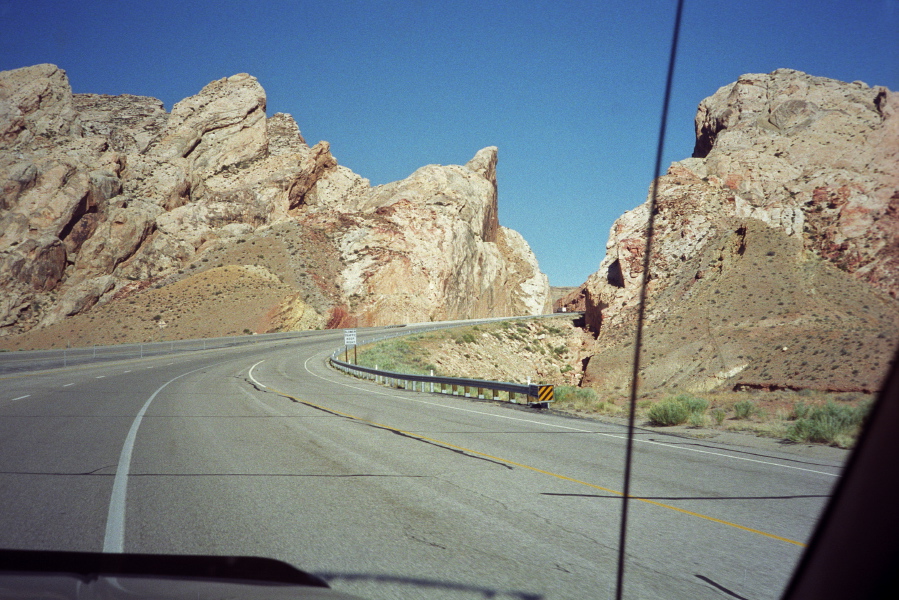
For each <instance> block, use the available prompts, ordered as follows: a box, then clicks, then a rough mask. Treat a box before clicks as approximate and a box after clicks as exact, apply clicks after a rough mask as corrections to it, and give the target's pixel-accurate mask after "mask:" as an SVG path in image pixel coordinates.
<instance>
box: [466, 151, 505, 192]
mask: <svg viewBox="0 0 899 600" xmlns="http://www.w3.org/2000/svg"><path fill="white" fill-rule="evenodd" d="M498 154H499V150H498V149H497V147H496V146H487V147H486V148H482V149H480V150H478V152H477V153H476V154H475V155H474V157H473V158H472V159H471V160H470V161H468V162H467V163H466V164H465V166H466V167H467V168H469V169H471V170H472V171H474V172H475V173H477V174H478V175H480V176H481V177H483V178H484V179H486V180H488V181H490V182H492V183H493V184H494V185H496V162H497V156H498Z"/></svg>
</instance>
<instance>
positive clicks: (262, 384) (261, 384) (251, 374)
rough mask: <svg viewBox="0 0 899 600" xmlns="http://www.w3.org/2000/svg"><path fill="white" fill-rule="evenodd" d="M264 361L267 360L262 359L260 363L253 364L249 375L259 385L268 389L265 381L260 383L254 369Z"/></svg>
mask: <svg viewBox="0 0 899 600" xmlns="http://www.w3.org/2000/svg"><path fill="white" fill-rule="evenodd" d="M264 362H265V359H262V360H260V361H259V362H258V363H256V364H255V365H253V366H252V367H250V371H249V373H248V375H249V376H250V379H252V380H253V383H255V384H256V385H258V386H259V387H264V388H265V389H268V386H267V385H265V384H264V383H260V382H259V380H258V379H256V378H255V377H253V369H255V368H256V367H258V366H259V365H261V364H262V363H264Z"/></svg>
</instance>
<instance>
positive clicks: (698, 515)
mask: <svg viewBox="0 0 899 600" xmlns="http://www.w3.org/2000/svg"><path fill="white" fill-rule="evenodd" d="M265 387H266V388H267V389H269V390H271V391H272V392H275V393H276V394H279V395H281V396H284V397H285V398H289V399H291V400H293V401H294V402H298V403H300V404H305V405H306V406H309V407H312V408H317V409H319V410H323V411H326V412H329V413H332V414H335V415H339V416H341V417H346V418H347V419H352V420H353V421H359V422H360V423H366V424H368V425H373V426H375V427H379V428H381V429H386V430H387V431H393V432H396V433H399V434H402V435H405V436H409V437H411V438H415V439H419V440H422V441H425V442H431V443H433V444H439V445H441V446H444V447H446V448H453V449H454V450H461V451H462V452H466V453H468V454H473V455H476V456H481V457H484V458H488V459H490V460H494V461H497V462H501V463H505V464H507V465H511V466H514V467H520V468H522V469H527V470H529V471H533V472H535V473H540V474H542V475H548V476H550V477H555V478H556V479H561V480H563V481H570V482H572V483H577V484H579V485H584V486H587V487H589V488H593V489H595V490H602V491H603V492H608V493H610V494H615V495H616V496H624V493H623V492H620V491H618V490H613V489H611V488H607V487H602V486H601V485H596V484H595V483H589V482H587V481H582V480H580V479H575V478H574V477H568V476H567V475H561V474H559V473H553V472H552V471H546V470H544V469H538V468H537V467H532V466H530V465H526V464H523V463H519V462H515V461H513V460H509V459H507V458H502V457H499V456H493V455H490V454H487V453H485V452H479V451H478V450H472V449H471V448H465V447H464V446H457V445H456V444H450V443H449V442H444V441H442V440H437V439H434V438H429V437H426V436H423V435H419V434H417V433H412V432H411V431H404V430H402V429H397V428H396V427H391V426H390V425H384V424H383V423H378V422H376V421H370V420H368V419H363V418H361V417H357V416H355V415H351V414H349V413H345V412H341V411H339V410H334V409H333V408H327V407H325V406H321V405H318V404H315V403H314V402H309V401H308V400H303V399H301V398H297V397H296V396H292V395H290V394H288V393H285V392H282V391H280V390H276V389H274V388H271V387H268V386H265ZM630 498H631V499H632V500H637V501H639V502H645V503H646V504H652V505H653V506H659V507H661V508H667V509H669V510H673V511H675V512H679V513H682V514H685V515H690V516H691V517H696V518H699V519H705V520H706V521H711V522H713V523H719V524H721V525H726V526H728V527H733V528H735V529H740V530H742V531H747V532H749V533H754V534H756V535H760V536H763V537H766V538H770V539H772V540H778V541H780V542H786V543H788V544H793V545H796V546H800V547H802V548H804V547H805V544H803V543H802V542H797V541H796V540H791V539H789V538H785V537H782V536H779V535H774V534H773V533H768V532H765V531H760V530H758V529H753V528H751V527H746V526H744V525H739V524H737V523H731V522H730V521H725V520H723V519H717V518H715V517H710V516H709V515H704V514H702V513H698V512H693V511H691V510H686V509H683V508H678V507H676V506H671V505H670V504H664V503H662V502H656V501H655V500H649V499H647V498H640V497H639V496H630Z"/></svg>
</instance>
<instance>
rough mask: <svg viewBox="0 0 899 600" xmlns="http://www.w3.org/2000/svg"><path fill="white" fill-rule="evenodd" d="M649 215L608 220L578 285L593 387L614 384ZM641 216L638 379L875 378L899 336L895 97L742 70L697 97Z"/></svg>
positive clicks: (620, 383)
mask: <svg viewBox="0 0 899 600" xmlns="http://www.w3.org/2000/svg"><path fill="white" fill-rule="evenodd" d="M647 218H648V204H643V205H641V206H639V207H637V208H636V209H634V210H632V211H630V212H628V213H626V214H624V215H623V216H622V217H621V218H619V219H618V220H617V221H616V222H615V224H614V225H613V227H612V230H611V232H610V234H609V239H608V243H607V245H606V256H605V258H604V259H603V261H602V263H601V264H600V268H599V271H597V272H596V273H595V274H593V275H592V276H591V277H590V278H589V279H588V281H587V282H586V284H585V285H584V286H583V289H582V292H581V295H582V296H583V298H584V301H585V302H586V310H587V321H588V323H589V325H590V327H591V329H592V330H593V331H594V332H595V333H596V334H597V336H598V337H597V347H596V355H595V356H594V357H593V358H592V359H591V360H590V362H589V364H588V367H587V372H586V381H587V383H589V384H591V385H594V386H597V387H600V388H609V389H618V390H622V389H624V388H625V387H627V385H628V381H627V380H628V377H629V370H630V367H629V364H630V359H631V357H632V356H633V349H632V347H631V346H630V344H632V340H633V332H634V329H633V325H634V320H635V316H636V305H637V300H638V293H639V283H640V279H641V276H642V271H643V258H644V251H645V238H646V225H647ZM655 226H656V230H655V236H654V239H653V245H652V255H651V257H650V273H649V278H650V283H649V288H648V289H649V302H648V305H647V309H648V313H647V319H648V320H647V328H646V336H647V338H646V344H645V346H644V350H643V360H642V364H643V365H644V369H643V372H642V374H641V375H642V380H643V384H644V386H645V389H646V390H648V391H649V390H653V389H655V390H662V389H666V390H667V389H688V390H711V389H719V390H720V389H743V388H763V389H772V388H793V389H801V388H815V389H829V390H858V391H864V390H873V389H877V388H878V387H879V384H880V380H881V378H882V377H883V375H884V373H885V370H886V368H887V365H888V363H889V361H890V359H891V358H892V354H893V352H894V349H895V345H896V342H897V340H899V303H897V300H896V299H897V296H899V95H897V94H896V93H894V92H891V91H889V90H887V89H886V88H883V87H869V86H867V85H866V84H864V83H861V82H854V83H843V82H840V81H835V80H831V79H825V78H821V77H813V76H811V75H807V74H805V73H801V72H798V71H793V70H788V69H781V70H777V71H775V72H773V73H770V74H751V75H744V76H742V77H740V79H739V80H738V81H737V82H735V83H732V84H730V85H727V86H725V87H723V88H721V89H720V90H718V92H717V93H716V94H714V95H713V96H711V97H709V98H707V99H705V100H703V101H702V103H701V104H700V106H699V109H698V112H697V116H696V146H695V149H694V152H693V157H691V158H688V159H686V160H683V161H681V162H678V163H674V164H673V165H671V167H670V168H669V170H668V172H667V174H665V175H664V176H662V177H661V178H660V180H659V181H658V203H657V213H656V220H655ZM573 300H574V298H573V299H572V301H573Z"/></svg>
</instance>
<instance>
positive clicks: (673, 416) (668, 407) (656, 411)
mask: <svg viewBox="0 0 899 600" xmlns="http://www.w3.org/2000/svg"><path fill="white" fill-rule="evenodd" d="M646 416H647V417H649V422H650V423H652V424H653V425H666V426H667V425H681V424H683V423H686V422H687V419H688V418H690V411H689V410H687V407H686V406H684V405H683V404H682V403H680V402H678V401H677V400H675V399H673V398H669V399H667V400H662V401H661V402H658V403H656V404H653V405H652V406H651V407H650V408H649V411H647V413H646Z"/></svg>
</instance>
